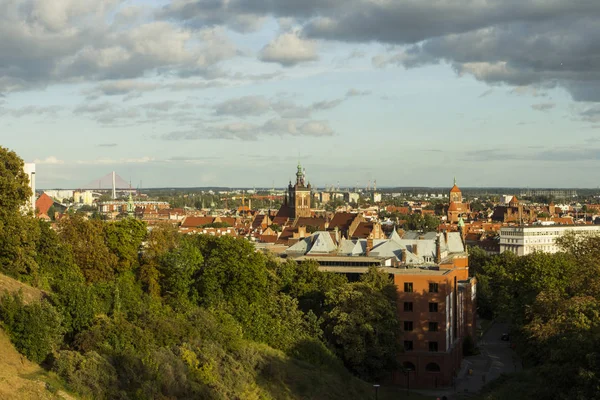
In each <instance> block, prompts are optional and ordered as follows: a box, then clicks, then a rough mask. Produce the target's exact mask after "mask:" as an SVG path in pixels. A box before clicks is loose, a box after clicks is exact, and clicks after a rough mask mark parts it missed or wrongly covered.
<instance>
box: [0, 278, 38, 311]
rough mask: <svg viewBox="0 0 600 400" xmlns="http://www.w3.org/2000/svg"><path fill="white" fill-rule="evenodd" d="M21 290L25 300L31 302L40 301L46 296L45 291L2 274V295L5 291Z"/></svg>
mask: <svg viewBox="0 0 600 400" xmlns="http://www.w3.org/2000/svg"><path fill="white" fill-rule="evenodd" d="M18 291H21V293H22V294H23V302H24V303H25V304H29V303H31V302H32V301H39V300H40V299H41V298H42V297H44V292H43V291H41V290H39V289H36V288H34V287H31V286H29V285H26V284H25V283H22V282H19V281H17V280H16V279H13V278H10V277H8V276H6V275H3V274H0V295H2V294H4V293H5V292H8V293H17V292H18Z"/></svg>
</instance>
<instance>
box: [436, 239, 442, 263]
mask: <svg viewBox="0 0 600 400" xmlns="http://www.w3.org/2000/svg"><path fill="white" fill-rule="evenodd" d="M441 262H442V245H441V244H440V236H439V235H438V237H437V240H436V241H435V263H436V264H439V263H441Z"/></svg>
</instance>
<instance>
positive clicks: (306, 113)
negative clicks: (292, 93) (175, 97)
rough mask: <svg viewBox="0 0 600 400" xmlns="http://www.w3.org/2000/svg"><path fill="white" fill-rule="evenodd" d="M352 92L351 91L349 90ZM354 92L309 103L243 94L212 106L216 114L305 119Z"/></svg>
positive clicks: (337, 104) (330, 107)
mask: <svg viewBox="0 0 600 400" xmlns="http://www.w3.org/2000/svg"><path fill="white" fill-rule="evenodd" d="M349 93H350V92H349ZM365 93H366V92H356V93H355V94H354V95H364V94H365ZM350 96H352V94H346V96H345V97H340V98H337V99H332V100H322V101H317V102H314V103H310V104H308V105H302V104H297V103H296V102H294V101H292V100H289V99H286V98H275V99H268V98H266V97H264V96H243V97H237V98H232V99H228V100H225V101H223V102H221V103H218V104H215V105H213V106H212V108H213V113H214V115H218V116H236V117H249V116H262V115H267V114H273V113H275V114H278V115H279V116H280V117H282V118H288V119H290V118H295V119H305V118H310V117H311V115H312V114H313V113H315V112H322V111H327V110H331V109H333V108H336V107H337V106H339V105H340V104H342V103H343V102H344V101H345V100H346V99H347V98H348V97H350Z"/></svg>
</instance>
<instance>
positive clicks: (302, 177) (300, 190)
mask: <svg viewBox="0 0 600 400" xmlns="http://www.w3.org/2000/svg"><path fill="white" fill-rule="evenodd" d="M310 203H311V186H310V183H308V184H307V182H306V173H305V171H304V170H303V169H302V166H301V165H300V163H298V170H297V172H296V184H295V185H293V186H292V182H290V184H289V186H288V198H287V204H288V206H289V207H290V208H292V209H293V218H299V217H311V212H310Z"/></svg>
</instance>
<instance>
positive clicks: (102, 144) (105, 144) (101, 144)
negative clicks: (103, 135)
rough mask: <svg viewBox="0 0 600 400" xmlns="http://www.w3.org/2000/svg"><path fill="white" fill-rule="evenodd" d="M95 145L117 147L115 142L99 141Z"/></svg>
mask: <svg viewBox="0 0 600 400" xmlns="http://www.w3.org/2000/svg"><path fill="white" fill-rule="evenodd" d="M96 146H97V147H117V144H116V143H100V144H97V145H96Z"/></svg>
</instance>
